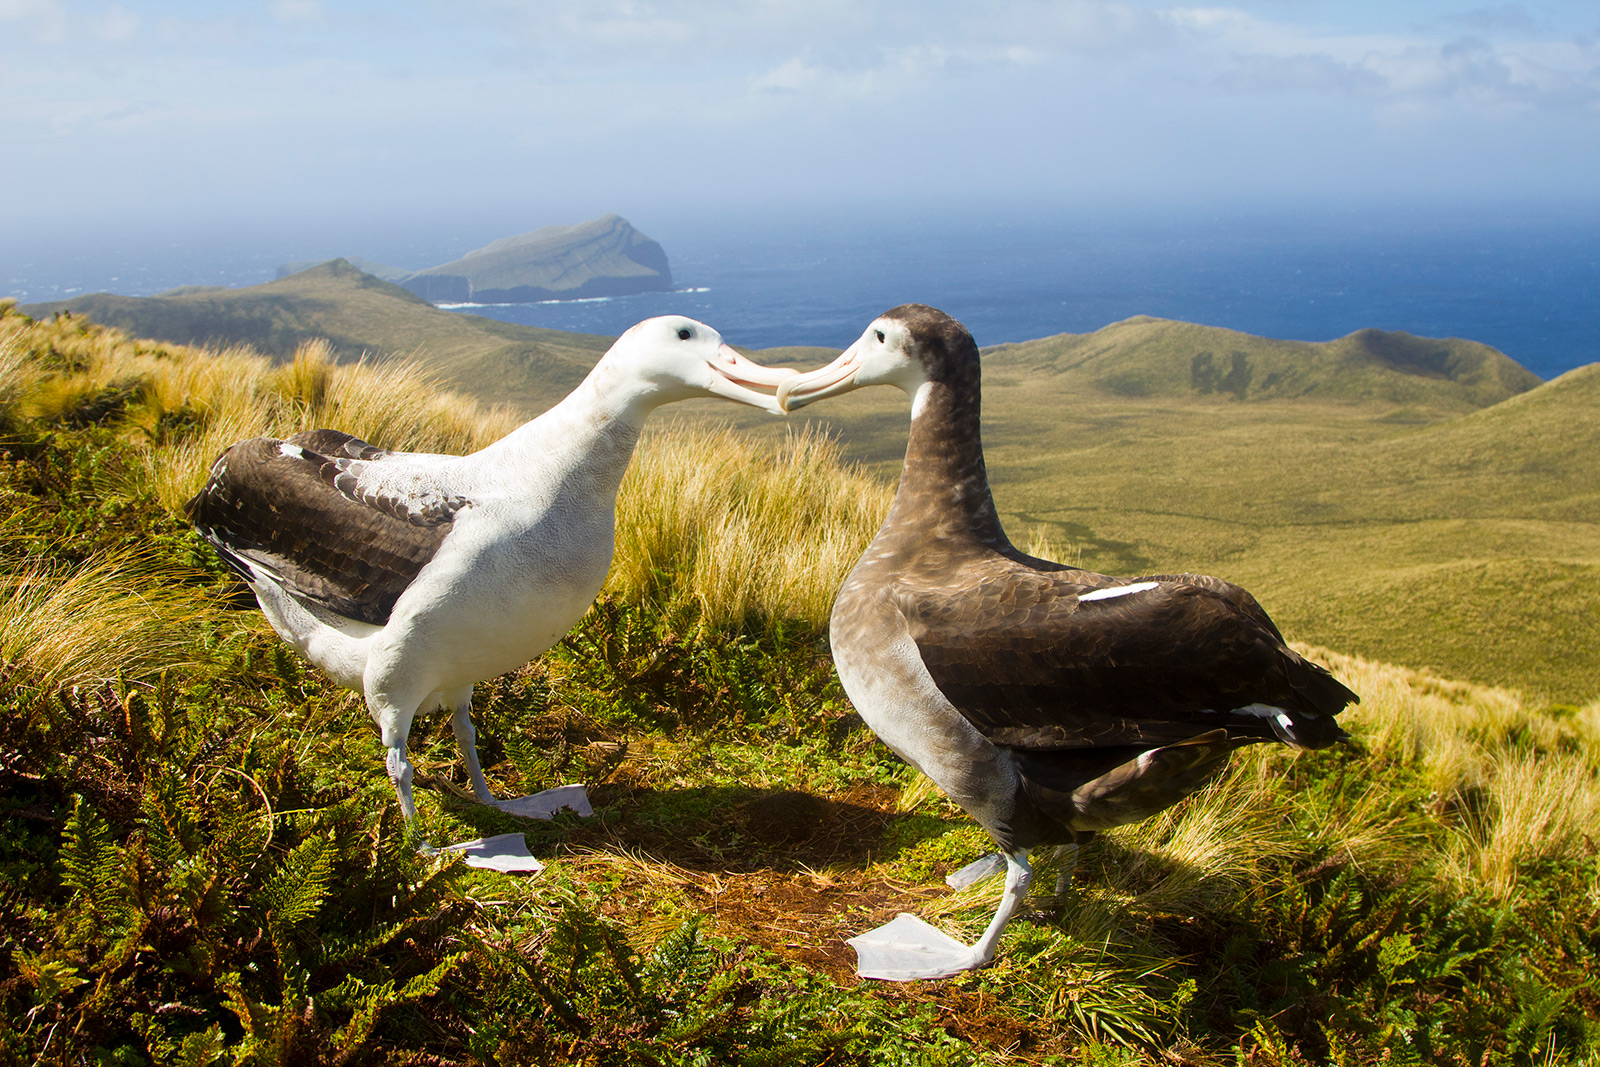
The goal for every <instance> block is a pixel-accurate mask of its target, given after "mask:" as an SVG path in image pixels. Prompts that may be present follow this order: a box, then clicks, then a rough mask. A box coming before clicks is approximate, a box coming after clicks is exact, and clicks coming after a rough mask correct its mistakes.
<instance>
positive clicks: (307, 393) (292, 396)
mask: <svg viewBox="0 0 1600 1067" xmlns="http://www.w3.org/2000/svg"><path fill="white" fill-rule="evenodd" d="M147 394H148V395H150V396H153V397H157V398H159V405H160V407H161V409H162V410H165V411H177V410H190V411H193V412H195V414H196V416H197V420H198V422H199V426H200V428H199V429H198V430H197V431H195V432H193V433H190V434H188V435H187V436H184V437H181V438H180V439H178V440H176V441H173V442H171V443H160V442H158V443H155V444H153V445H152V448H151V457H150V463H149V468H150V470H151V473H152V477H153V478H154V482H155V490H156V494H157V497H158V499H160V501H161V503H162V505H163V506H165V507H166V508H168V509H169V510H171V511H174V512H176V511H178V510H179V509H180V508H181V507H182V504H183V501H185V500H187V499H188V498H189V497H190V496H191V495H193V494H194V492H195V491H196V490H198V489H199V488H200V485H201V483H202V482H204V480H205V476H206V472H207V471H208V470H209V469H210V466H211V463H212V461H213V460H215V459H216V457H217V456H218V455H220V454H221V453H222V451H223V450H224V449H226V448H227V447H228V446H229V445H231V444H233V443H234V442H236V441H241V440H244V439H245V438H248V437H261V436H267V437H284V436H287V435H289V434H292V433H295V432H297V431H299V430H311V429H318V428H323V427H327V428H332V429H339V430H343V431H345V432H346V433H351V434H354V435H355V436H357V437H360V438H362V439H364V440H367V441H371V442H372V443H373V444H376V445H380V446H382V447H384V448H391V449H395V450H398V451H417V452H447V453H463V452H471V451H474V450H476V449H478V448H482V447H483V446H484V445H486V444H489V443H490V442H491V441H494V440H496V439H498V438H500V437H502V436H504V435H505V434H507V433H509V432H510V431H511V430H513V429H515V428H516V425H517V423H518V421H519V420H518V419H517V417H516V416H515V414H513V413H512V412H511V411H509V410H508V409H499V408H497V409H492V410H486V409H484V408H483V407H482V406H481V405H479V404H478V403H477V402H476V401H474V400H471V399H469V398H467V397H464V396H461V395H460V394H458V393H452V392H449V391H447V390H443V389H441V388H439V386H438V385H437V383H435V382H434V381H433V380H432V379H430V378H429V377H428V376H427V374H426V373H425V372H424V371H423V370H422V369H421V368H419V367H417V366H416V365H415V364H410V363H405V362H401V361H394V362H385V363H378V364H365V363H358V364H347V365H344V364H336V363H334V362H333V361H332V358H331V354H330V350H329V348H328V345H327V343H326V342H325V341H310V342H307V343H306V344H303V345H301V346H300V348H299V349H298V350H297V351H296V352H295V356H294V359H293V360H292V361H291V362H289V363H286V364H281V365H275V364H273V363H272V362H271V361H270V360H267V359H264V358H262V357H260V356H256V355H254V354H252V353H249V352H247V351H239V350H234V351H228V352H196V353H195V354H194V355H193V356H190V357H188V358H186V359H184V360H180V361H175V362H174V363H173V365H172V367H171V372H170V373H160V374H156V375H154V376H153V378H152V379H151V385H150V386H149V388H148V389H147Z"/></svg>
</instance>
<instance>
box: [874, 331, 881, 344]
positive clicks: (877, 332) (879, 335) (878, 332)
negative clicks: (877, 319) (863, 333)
mask: <svg viewBox="0 0 1600 1067" xmlns="http://www.w3.org/2000/svg"><path fill="white" fill-rule="evenodd" d="M874 332H875V333H876V334H877V335H878V342H879V343H880V344H881V343H883V331H882V330H875V331H874Z"/></svg>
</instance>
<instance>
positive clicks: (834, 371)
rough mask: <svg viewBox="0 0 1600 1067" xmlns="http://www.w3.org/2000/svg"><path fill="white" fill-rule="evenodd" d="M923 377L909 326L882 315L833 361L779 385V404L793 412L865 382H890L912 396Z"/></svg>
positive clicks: (925, 373)
mask: <svg viewBox="0 0 1600 1067" xmlns="http://www.w3.org/2000/svg"><path fill="white" fill-rule="evenodd" d="M926 380H927V371H926V368H925V367H924V366H923V361H922V359H921V358H920V357H919V355H918V353H917V351H916V346H915V345H914V344H913V334H912V330H911V326H910V325H909V324H908V323H906V322H903V321H901V320H900V319H898V318H893V317H891V316H889V315H881V316H879V317H878V318H876V319H874V320H873V322H872V325H871V326H868V327H867V328H866V330H865V331H864V332H863V333H862V334H861V336H860V337H858V338H856V342H855V343H854V344H853V345H851V346H850V347H849V348H847V349H845V350H844V351H843V352H841V353H839V357H838V358H837V359H835V360H834V361H833V362H832V363H829V364H828V365H827V366H825V367H819V368H817V369H816V370H814V371H808V372H806V373H804V374H799V375H796V376H795V377H793V378H789V379H787V380H785V381H784V382H783V383H782V384H780V385H779V386H778V404H779V406H780V407H782V408H783V410H784V411H793V410H794V409H795V408H799V407H804V406H805V405H807V404H810V403H812V402H813V401H817V400H821V399H823V398H824V397H830V396H837V395H838V394H840V393H848V392H849V391H850V390H852V389H860V388H861V387H862V386H866V385H893V386H897V387H899V388H900V389H902V390H904V391H905V392H906V393H908V394H910V395H912V396H915V395H916V393H917V388H918V387H919V386H920V385H922V383H923V382H924V381H926Z"/></svg>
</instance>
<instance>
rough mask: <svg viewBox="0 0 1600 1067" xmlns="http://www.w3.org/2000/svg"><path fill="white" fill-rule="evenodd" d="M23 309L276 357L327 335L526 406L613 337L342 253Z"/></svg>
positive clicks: (532, 406)
mask: <svg viewBox="0 0 1600 1067" xmlns="http://www.w3.org/2000/svg"><path fill="white" fill-rule="evenodd" d="M23 310H24V311H25V312H26V313H27V314H29V315H32V316H34V317H36V318H39V317H48V316H49V315H53V314H55V313H56V312H58V311H70V312H71V313H73V314H74V315H83V316H87V317H88V318H90V319H93V320H94V321H95V322H98V323H101V324H103V325H107V326H115V327H117V328H118V329H120V330H125V331H127V332H128V333H130V334H132V335H134V336H135V337H149V338H152V339H155V340H161V341H170V342H173V343H175V344H209V345H216V346H219V347H228V346H232V345H249V346H250V347H252V348H254V349H256V350H257V351H259V352H261V353H263V354H265V355H270V356H275V357H277V358H279V359H287V358H288V357H289V356H291V355H293V353H294V350H295V349H296V348H297V347H298V346H299V345H300V344H301V343H302V342H304V341H306V340H308V339H310V338H313V337H322V338H326V339H327V340H328V341H329V342H331V343H332V345H333V348H334V352H335V354H336V355H337V357H338V358H339V359H340V360H341V361H343V362H349V361H352V360H356V359H359V358H361V357H363V356H367V355H372V356H379V355H382V356H388V355H401V356H409V357H414V358H416V359H418V360H419V361H421V362H423V363H425V364H426V365H427V366H428V368H429V369H430V370H431V371H432V372H433V373H434V374H436V375H438V376H439V377H440V378H441V379H443V380H446V381H451V382H467V381H470V382H472V383H473V385H474V388H473V389H472V390H471V391H472V392H474V393H475V394H476V395H477V396H479V397H481V398H484V399H489V400H493V401H496V402H501V403H508V404H512V405H514V406H517V407H520V408H523V409H524V410H542V409H543V408H545V407H547V406H548V405H549V403H550V402H551V401H552V400H554V399H556V398H558V397H560V396H563V395H565V393H566V392H567V390H569V389H571V388H572V387H573V386H574V385H576V384H577V383H578V382H579V381H581V380H582V378H583V376H584V375H585V374H587V373H588V370H589V368H590V367H591V366H593V365H594V361H595V359H596V358H598V356H599V355H600V353H602V352H604V351H605V350H606V349H607V348H608V347H609V346H610V344H611V339H610V338H607V337H593V336H590V335H588V334H574V333H563V332H561V331H558V330H541V329H537V328H534V327H531V326H515V325H511V324H509V323H503V322H497V321H496V320H494V319H486V318H482V317H480V316H476V315H456V314H452V313H451V312H448V311H440V310H438V309H437V308H435V307H434V306H433V305H431V304H429V303H428V302H427V301H426V300H423V299H422V298H421V297H420V296H416V295H414V294H413V293H410V292H408V291H407V290H405V289H402V288H401V287H400V286H398V285H394V284H392V283H390V282H386V281H383V280H381V279H379V278H375V277H373V276H372V275H370V274H363V273H362V272H361V271H359V270H357V269H356V268H355V267H353V266H351V265H350V264H349V263H347V262H346V261H344V260H340V259H336V260H333V261H332V262H329V263H324V264H321V265H320V266H317V267H313V268H311V269H310V270H305V271H301V272H300V273H299V274H293V275H290V276H289V277H287V278H280V279H278V280H277V281H272V282H267V283H265V284H263V285H253V286H249V287H247V288H242V289H225V288H199V287H193V288H185V289H179V290H174V291H172V292H169V293H164V294H162V295H160V296H153V297H132V296H113V295H111V294H110V293H92V294H90V295H87V296H82V297H77V298H75V299H73V300H65V301H55V302H52V303H48V304H32V305H28V306H27V307H25V308H24V309H23Z"/></svg>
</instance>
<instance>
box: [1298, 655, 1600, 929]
mask: <svg viewBox="0 0 1600 1067" xmlns="http://www.w3.org/2000/svg"><path fill="white" fill-rule="evenodd" d="M1302 651H1304V652H1306V653H1307V654H1309V655H1312V656H1313V657H1314V658H1316V659H1318V660H1320V661H1322V662H1324V663H1327V664H1328V665H1329V666H1330V667H1331V668H1332V669H1333V670H1334V671H1335V672H1336V673H1337V674H1338V675H1339V677H1341V678H1342V679H1344V680H1345V681H1346V683H1347V684H1349V685H1350V686H1351V687H1352V688H1354V689H1355V690H1356V691H1357V692H1359V693H1361V694H1362V703H1361V705H1360V706H1359V707H1358V708H1354V709H1351V710H1350V711H1349V712H1347V713H1346V714H1345V715H1344V716H1343V717H1342V721H1344V723H1345V725H1346V728H1347V729H1349V730H1350V731H1351V733H1352V734H1353V735H1354V736H1355V738H1356V739H1357V740H1358V741H1359V742H1360V743H1361V744H1362V745H1363V746H1365V747H1366V748H1367V749H1368V750H1369V751H1370V752H1371V753H1372V755H1373V756H1374V757H1377V758H1379V759H1381V760H1383V761H1386V762H1388V763H1390V764H1393V765H1395V766H1397V767H1399V768H1402V769H1404V770H1407V771H1409V772H1411V773H1412V774H1414V775H1415V777H1416V779H1417V781H1418V782H1419V784H1420V785H1421V787H1422V789H1423V790H1424V791H1425V794H1424V795H1425V796H1426V797H1427V798H1428V803H1429V805H1430V806H1431V807H1432V808H1433V809H1434V810H1436V811H1438V812H1440V813H1442V814H1444V815H1446V816H1448V817H1450V819H1451V822H1450V823H1449V825H1451V826H1453V827H1454V828H1455V832H1454V833H1453V835H1452V836H1451V838H1450V840H1449V843H1448V845H1447V846H1445V848H1444V849H1443V851H1442V852H1441V853H1440V854H1439V855H1438V856H1437V857H1436V859H1435V862H1436V863H1437V866H1438V871H1439V874H1440V877H1441V878H1443V879H1444V880H1446V881H1447V882H1449V883H1450V884H1452V885H1453V887H1454V888H1456V889H1458V890H1460V891H1463V892H1480V893H1485V894H1487V895H1489V896H1491V897H1492V898H1494V899H1496V900H1502V901H1505V900H1510V899H1512V898H1513V896H1514V895H1515V890H1516V888H1517V884H1518V877H1519V874H1518V872H1519V871H1523V870H1526V869H1527V867H1528V866H1529V865H1532V864H1537V863H1539V862H1542V861H1547V860H1555V859H1571V858H1573V857H1576V856H1579V855H1582V854H1584V852H1585V850H1588V849H1592V848H1593V847H1594V844H1595V841H1596V827H1597V826H1600V743H1597V741H1600V738H1597V736H1596V732H1595V729H1594V724H1595V722H1596V721H1597V719H1600V716H1597V715H1596V714H1595V710H1596V706H1595V705H1590V706H1589V707H1588V708H1585V709H1582V710H1579V709H1575V708H1574V709H1566V710H1565V711H1552V710H1550V709H1546V708H1540V707H1538V706H1536V705H1532V704H1530V703H1529V702H1527V701H1525V700H1524V698H1523V697H1522V696H1521V695H1520V694H1518V693H1515V692H1512V691H1509V690H1505V689H1497V688H1490V687H1486V686H1475V685H1470V684H1468V683H1464V682H1454V681H1449V680H1446V679H1441V678H1437V677H1434V676H1433V675H1431V674H1429V673H1427V672H1422V671H1413V670H1409V669H1407V668H1404V667H1395V666H1392V665H1387V664H1381V663H1373V662H1371V661H1368V660H1363V659H1360V658H1358V657H1353V656H1342V655H1339V654H1337V653H1332V652H1329V651H1327V650H1325V649H1302ZM1372 795H1373V796H1374V798H1375V799H1376V800H1378V802H1380V803H1382V802H1383V801H1382V796H1383V794H1381V793H1379V792H1376V791H1374V793H1373V794H1372ZM1339 834H1340V836H1346V837H1348V836H1349V828H1347V827H1341V828H1340V830H1339ZM1376 851H1378V852H1380V853H1384V854H1387V855H1389V856H1391V857H1392V856H1393V855H1394V853H1395V850H1394V848H1393V847H1392V842H1391V843H1390V844H1388V845H1385V846H1384V847H1382V848H1380V849H1378V850H1376Z"/></svg>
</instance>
